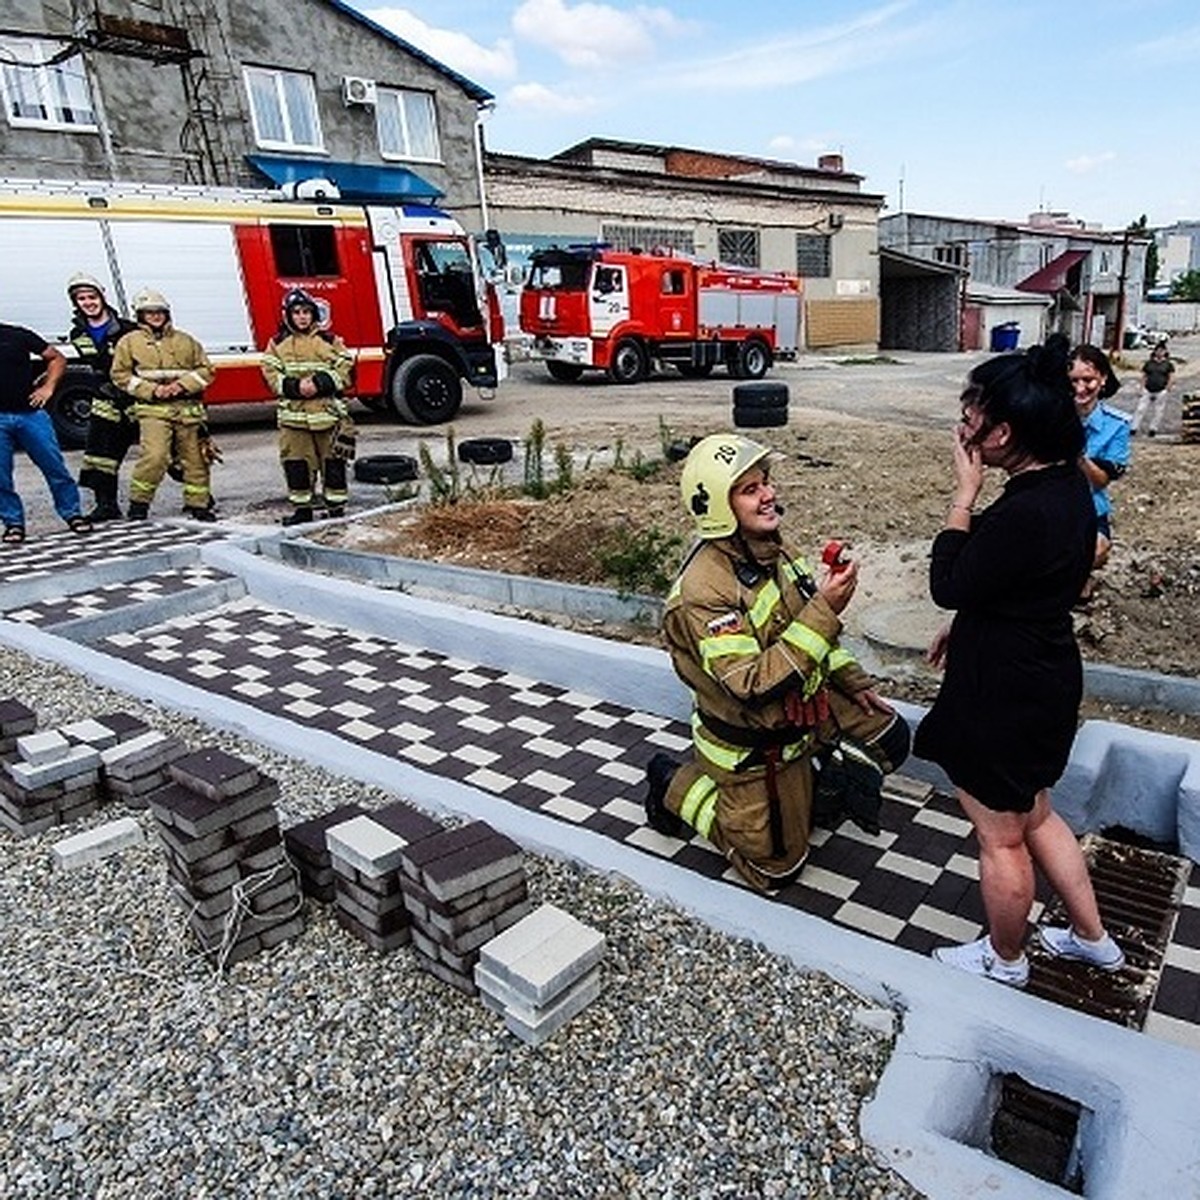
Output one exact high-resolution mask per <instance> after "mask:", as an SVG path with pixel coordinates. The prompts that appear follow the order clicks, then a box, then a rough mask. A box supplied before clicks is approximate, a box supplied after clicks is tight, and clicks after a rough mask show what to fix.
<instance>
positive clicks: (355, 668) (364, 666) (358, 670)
mask: <svg viewBox="0 0 1200 1200" xmlns="http://www.w3.org/2000/svg"><path fill="white" fill-rule="evenodd" d="M337 669H338V670H339V671H341V673H342V674H343V675H371V674H373V673H374V671H375V666H374V664H373V663H365V662H362V661H360V660H359V659H357V658H352V659H351V660H350V661H349V662H340V663H338V664H337Z"/></svg>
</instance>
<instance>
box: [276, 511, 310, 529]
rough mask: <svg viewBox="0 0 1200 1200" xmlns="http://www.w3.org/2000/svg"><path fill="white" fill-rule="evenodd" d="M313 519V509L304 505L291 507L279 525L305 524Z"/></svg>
mask: <svg viewBox="0 0 1200 1200" xmlns="http://www.w3.org/2000/svg"><path fill="white" fill-rule="evenodd" d="M312 519H313V510H312V509H311V508H307V507H305V506H301V507H299V508H295V509H293V510H292V511H291V512H290V513H289V514H288V515H287V516H286V517H284V518H283V520H282V521H281V522H280V524H281V525H307V524H308V523H309V521H311V520H312Z"/></svg>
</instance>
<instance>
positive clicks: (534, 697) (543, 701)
mask: <svg viewBox="0 0 1200 1200" xmlns="http://www.w3.org/2000/svg"><path fill="white" fill-rule="evenodd" d="M509 698H510V699H511V700H513V701H515V702H516V703H517V704H524V705H526V706H528V707H529V708H545V707H546V705H547V704H549V703H550V702H551V700H553V699H554V697H553V696H543V695H542V693H541V692H513V694H512V696H511V697H509Z"/></svg>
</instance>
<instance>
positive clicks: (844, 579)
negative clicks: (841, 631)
mask: <svg viewBox="0 0 1200 1200" xmlns="http://www.w3.org/2000/svg"><path fill="white" fill-rule="evenodd" d="M856 587H858V563H854V562H852V563H849V564H848V565H846V566H839V567H838V568H837V569H836V570H830V571H826V572H825V578H824V579H822V580H821V582H820V583H819V584H817V593H818V594H819V595H820V596H822V597H823V598H824V600H825V603H826V604H828V605H829V607H830V608H832V609H833V611H834V612H835V613H840V612H841V611H842V610H843V609H844V608H845V607H846V605H847V604H849V603H850V597H851V596H853V595H854V589H855V588H856Z"/></svg>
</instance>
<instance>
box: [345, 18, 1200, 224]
mask: <svg viewBox="0 0 1200 1200" xmlns="http://www.w3.org/2000/svg"><path fill="white" fill-rule="evenodd" d="M353 3H354V6H355V7H356V8H358V9H359V10H360V11H362V12H363V13H365V14H366V15H367V16H369V17H371V18H372V19H373V20H374V21H377V22H378V23H379V24H381V25H383V26H385V27H386V28H388V29H390V30H392V31H393V32H395V33H397V34H399V35H400V36H401V37H403V38H404V39H405V40H406V41H409V42H411V43H412V44H414V45H416V46H418V47H419V48H420V49H422V50H424V51H426V52H427V53H429V54H431V55H433V57H435V58H436V59H438V60H439V61H440V62H443V63H445V64H446V65H447V66H449V67H452V68H453V69H455V70H456V71H458V72H459V73H460V74H463V75H465V76H467V78H469V79H471V80H472V81H474V82H475V83H478V84H480V85H482V86H483V87H485V88H486V89H487V90H488V91H490V92H492V93H493V94H494V95H495V97H496V103H495V109H494V111H493V112H492V113H491V114H490V115H489V116H488V117H487V118H486V122H485V137H486V140H487V145H488V147H489V148H490V149H493V150H498V151H505V152H508V153H512V154H521V155H528V156H532V157H538V158H541V157H547V156H549V155H551V154H555V153H557V152H558V151H560V150H564V149H566V148H567V147H568V146H571V145H574V144H575V143H577V142H581V141H583V140H585V139H586V138H590V137H605V138H617V139H620V140H623V141H634V142H651V143H655V144H661V145H673V146H685V147H689V148H693V149H700V150H715V151H724V152H732V153H740V154H747V155H751V156H753V157H756V158H771V159H779V160H782V161H786V162H796V163H799V164H801V165H804V166H815V165H816V160H817V156H818V155H820V154H822V153H838V154H841V155H842V156H843V158H844V161H845V169H846V170H847V171H851V172H853V173H855V174H858V175H862V176H863V177H864V178H863V182H862V188H863V190H864V191H866V192H872V193H877V194H879V195H882V196H883V197H884V199H885V202H886V208H885V211H886V212H898V211H901V210H904V211H908V212H919V213H935V214H938V215H953V216H963V217H978V218H983V219H989V220H1004V221H1024V220H1026V219H1027V218H1028V217H1029V215H1030V214H1031V213H1034V212H1038V211H1055V212H1059V211H1065V212H1068V213H1069V214H1070V215H1071V216H1072V217H1074V218H1077V219H1080V220H1083V221H1086V222H1088V223H1093V224H1099V225H1101V226H1103V227H1105V228H1123V227H1124V226H1126V225H1127V224H1129V223H1130V222H1131V221H1136V220H1137V219H1138V218H1139V217H1141V216H1143V215H1145V216H1146V217H1147V218H1148V220H1149V223H1150V224H1151V225H1152V226H1161V225H1169V224H1172V223H1173V222H1175V221H1179V220H1186V219H1200V152H1198V150H1197V140H1198V139H1197V123H1198V121H1200V70H1197V64H1198V63H1200V4H1197V3H1196V0H1006V2H1003V3H998V2H996V0H876V2H871V0H742V2H741V3H737V2H736V0H672V2H671V3H667V4H654V3H649V4H637V3H628V2H626V0H609V2H601V0H408V2H407V3H406V4H405V5H404V6H403V7H398V6H387V7H382V6H376V5H373V4H371V3H370V2H369V0H353Z"/></svg>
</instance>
